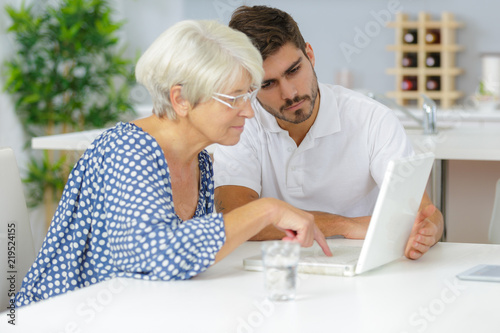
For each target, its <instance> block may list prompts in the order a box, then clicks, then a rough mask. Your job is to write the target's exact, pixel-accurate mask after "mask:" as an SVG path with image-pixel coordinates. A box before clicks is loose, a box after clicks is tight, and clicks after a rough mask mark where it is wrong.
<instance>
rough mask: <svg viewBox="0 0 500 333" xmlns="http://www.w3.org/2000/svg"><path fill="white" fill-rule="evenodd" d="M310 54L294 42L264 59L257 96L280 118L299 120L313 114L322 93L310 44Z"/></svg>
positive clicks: (290, 120) (293, 121) (289, 120)
mask: <svg viewBox="0 0 500 333" xmlns="http://www.w3.org/2000/svg"><path fill="white" fill-rule="evenodd" d="M306 54H307V57H306V55H304V53H303V52H302V51H301V50H300V49H298V48H297V47H295V45H293V44H292V43H287V44H285V45H283V46H282V47H281V48H280V49H279V50H278V52H276V53H274V54H273V55H271V56H269V57H267V59H266V60H265V61H264V64H263V66H264V72H265V74H264V79H263V81H262V87H261V89H260V91H259V93H258V94H257V99H258V100H259V102H260V104H261V105H262V107H263V108H264V109H266V110H267V112H269V113H270V114H272V115H273V116H275V117H276V118H277V119H281V120H283V121H285V122H288V123H292V124H299V123H302V122H304V121H306V120H307V119H309V118H310V117H311V115H312V114H313V111H315V112H316V111H317V110H314V107H315V102H316V97H317V96H318V79H317V77H316V73H315V72H314V67H313V66H314V53H313V51H312V48H311V46H310V45H309V44H307V47H306Z"/></svg>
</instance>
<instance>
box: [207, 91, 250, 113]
mask: <svg viewBox="0 0 500 333" xmlns="http://www.w3.org/2000/svg"><path fill="white" fill-rule="evenodd" d="M258 91H259V89H255V90H253V91H251V92H248V93H246V94H242V95H239V96H231V95H224V94H219V93H214V95H215V96H212V98H213V99H215V100H216V101H217V102H221V103H222V104H224V105H226V106H229V107H230V108H231V109H235V110H236V109H239V108H241V107H242V106H243V105H244V104H245V103H246V102H247V101H252V100H253V99H254V98H255V96H257V92H258ZM216 96H218V97H222V98H224V99H226V100H227V101H223V100H222V99H220V98H218V97H216Z"/></svg>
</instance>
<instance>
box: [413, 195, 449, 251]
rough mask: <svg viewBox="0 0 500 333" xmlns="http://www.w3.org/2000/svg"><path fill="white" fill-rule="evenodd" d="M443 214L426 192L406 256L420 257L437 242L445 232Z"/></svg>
mask: <svg viewBox="0 0 500 333" xmlns="http://www.w3.org/2000/svg"><path fill="white" fill-rule="evenodd" d="M443 225H444V222H443V214H441V212H440V211H439V210H438V209H437V208H436V207H435V206H434V205H433V204H432V202H431V200H430V198H429V196H428V195H427V193H424V196H423V198H422V202H421V203H420V208H419V212H418V215H417V217H416V219H415V223H414V224H413V229H412V231H411V234H410V238H409V239H408V243H407V244H406V249H405V256H406V257H407V258H409V259H418V258H420V257H421V256H422V255H423V254H424V253H426V252H427V251H429V249H430V248H431V247H432V246H433V245H434V244H436V243H437V242H438V241H439V240H440V239H441V235H442V234H443Z"/></svg>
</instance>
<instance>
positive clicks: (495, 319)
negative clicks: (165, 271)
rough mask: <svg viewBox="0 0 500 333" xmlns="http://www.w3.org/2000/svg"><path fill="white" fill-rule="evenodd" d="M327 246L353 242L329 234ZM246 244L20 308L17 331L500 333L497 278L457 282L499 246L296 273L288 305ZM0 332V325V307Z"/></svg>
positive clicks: (499, 255)
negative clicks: (336, 272) (183, 270)
mask: <svg viewBox="0 0 500 333" xmlns="http://www.w3.org/2000/svg"><path fill="white" fill-rule="evenodd" d="M329 242H331V243H337V244H338V243H350V244H356V243H358V242H359V241H352V240H345V239H330V240H329ZM259 246H260V243H259V242H247V243H245V244H244V245H242V246H241V247H240V248H238V249H237V250H236V251H235V252H233V253H232V254H230V255H229V256H228V257H227V258H226V259H224V260H223V261H222V262H220V263H218V264H217V265H215V266H214V267H211V268H210V269H209V270H208V271H206V272H204V273H202V274H201V275H199V276H197V277H195V278H193V279H192V280H189V281H173V282H148V281H143V280H133V279H112V280H109V281H106V282H103V283H99V284H96V285H93V286H91V287H87V288H83V289H79V290H77V291H74V292H71V293H68V294H65V295H61V296H58V297H54V298H52V299H49V300H46V301H42V302H39V303H35V304H32V305H30V306H27V307H24V308H21V309H18V310H17V313H16V315H17V321H18V325H17V326H16V328H17V332H19V331H22V332H51V333H53V332H92V333H97V332H160V331H161V332H176V333H178V332H217V333H220V332H272V333H276V332H292V333H293V332H301V333H302V332H367V333H377V332H381V333H382V332H383V333H387V332H396V333H403V332H407V333H413V332H428V333H430V332H439V333H443V332H455V333H456V332H459V333H460V332H467V333H469V332H481V333H485V332H498V331H499V329H500V316H499V312H498V311H499V310H498V309H499V307H498V304H499V302H500V283H491V282H471V281H467V282H466V281H461V280H458V279H456V278H455V275H456V274H457V273H460V272H461V271H464V270H466V269H468V268H470V267H472V266H474V265H476V264H479V263H488V264H497V265H499V264H500V245H485V244H457V243H438V244H437V245H435V246H434V247H433V248H432V249H431V251H430V252H428V253H427V254H426V255H425V256H424V257H422V258H421V259H419V260H417V261H411V260H408V259H406V258H401V259H399V260H397V261H395V262H393V263H390V264H387V265H385V266H383V267H380V268H378V269H376V270H373V271H370V272H367V273H365V274H363V275H360V276H356V277H351V278H348V277H333V276H321V275H302V274H300V275H299V282H298V296H297V299H296V300H295V301H291V302H284V303H280V302H270V301H268V300H266V298H265V294H264V287H263V275H262V273H260V272H249V271H245V270H243V267H242V259H243V258H245V257H247V256H250V255H254V254H255V253H258V252H259ZM0 317H1V318H2V319H1V323H0V331H1V332H10V330H8V329H6V326H7V325H6V324H5V322H6V316H5V314H1V315H0Z"/></svg>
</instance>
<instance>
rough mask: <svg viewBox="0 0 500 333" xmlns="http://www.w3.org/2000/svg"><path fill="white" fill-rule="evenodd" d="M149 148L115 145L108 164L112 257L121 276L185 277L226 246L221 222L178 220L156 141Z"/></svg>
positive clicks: (208, 217)
mask: <svg viewBox="0 0 500 333" xmlns="http://www.w3.org/2000/svg"><path fill="white" fill-rule="evenodd" d="M124 141H125V140H124ZM129 146H130V145H129ZM152 147H153V149H152V150H151V149H149V150H146V149H143V150H134V149H130V147H127V148H129V149H128V150H127V149H124V148H123V147H120V146H119V145H118V146H117V147H114V149H111V152H110V154H109V157H108V158H107V160H106V163H107V166H106V175H107V176H108V177H107V182H106V187H105V191H104V194H105V195H104V208H105V212H106V223H105V224H106V233H107V234H108V235H107V236H108V237H107V239H108V245H109V247H108V248H109V251H110V258H111V260H112V261H113V264H114V265H115V267H116V268H117V271H118V272H119V273H118V275H119V276H134V277H140V278H149V279H161V280H171V279H173V280H177V279H188V278H190V277H192V276H195V275H197V274H199V273H201V272H203V271H204V270H206V269H207V268H208V267H209V266H210V265H212V264H213V263H214V261H215V255H216V254H217V252H218V251H219V250H220V248H221V247H222V245H223V244H224V242H225V229H224V220H223V218H222V215H221V214H215V213H211V214H206V215H203V216H197V217H194V218H192V219H190V220H187V221H182V220H181V219H180V218H178V217H177V215H176V214H175V210H174V206H173V199H172V187H171V184H170V177H169V172H168V167H167V165H166V163H165V159H164V157H163V153H162V152H161V149H159V147H158V146H157V143H156V142H153V143H152ZM200 174H201V175H205V178H206V177H208V178H211V174H210V173H205V172H202V173H200ZM201 181H202V183H203V182H207V181H208V182H209V183H212V179H202V180H201ZM212 187H213V185H212ZM204 188H205V187H203V186H202V189H204ZM200 195H205V194H204V193H200Z"/></svg>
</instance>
